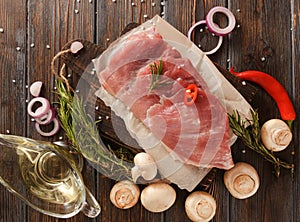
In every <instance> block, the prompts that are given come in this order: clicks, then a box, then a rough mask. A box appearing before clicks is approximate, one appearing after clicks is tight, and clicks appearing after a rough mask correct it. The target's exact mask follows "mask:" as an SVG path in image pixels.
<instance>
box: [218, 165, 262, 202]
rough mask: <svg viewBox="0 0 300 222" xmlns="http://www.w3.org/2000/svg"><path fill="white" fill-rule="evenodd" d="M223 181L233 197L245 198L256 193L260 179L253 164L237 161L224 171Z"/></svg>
mask: <svg viewBox="0 0 300 222" xmlns="http://www.w3.org/2000/svg"><path fill="white" fill-rule="evenodd" d="M224 183H225V186H226V188H227V189H228V191H229V192H230V193H231V195H232V196H233V197H235V198H237V199H246V198H248V197H250V196H252V195H254V194H255V193H256V191H257V190H258V188H259V183H260V180H259V176H258V173H257V171H256V170H255V168H254V167H253V166H251V165H250V164H248V163H244V162H239V163H236V164H235V166H234V167H233V168H231V169H230V170H228V171H226V172H225V174H224Z"/></svg>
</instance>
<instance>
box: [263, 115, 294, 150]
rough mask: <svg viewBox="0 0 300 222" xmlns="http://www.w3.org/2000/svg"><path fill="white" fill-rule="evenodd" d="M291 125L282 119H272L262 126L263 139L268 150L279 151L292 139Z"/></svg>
mask: <svg viewBox="0 0 300 222" xmlns="http://www.w3.org/2000/svg"><path fill="white" fill-rule="evenodd" d="M292 137H293V136H292V132H291V130H290V128H289V126H288V125H287V124H286V123H285V122H284V121H283V120H281V119H271V120H268V121H267V122H265V123H264V124H263V126H262V127H261V140H262V142H263V144H264V145H265V147H266V148H267V149H268V150H271V151H273V152H279V151H282V150H284V149H285V148H286V147H287V146H288V145H289V144H290V142H291V141H292Z"/></svg>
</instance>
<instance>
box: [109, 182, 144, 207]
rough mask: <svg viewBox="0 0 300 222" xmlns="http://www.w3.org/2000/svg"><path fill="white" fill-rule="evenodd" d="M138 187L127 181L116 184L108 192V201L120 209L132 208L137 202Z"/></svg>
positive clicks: (138, 195)
mask: <svg viewBox="0 0 300 222" xmlns="http://www.w3.org/2000/svg"><path fill="white" fill-rule="evenodd" d="M139 197H140V189H139V187H138V186H137V185H136V184H134V183H133V182H131V181H129V180H123V181H120V182H118V183H116V184H115V185H114V186H113V188H112V189H111V191H110V201H111V202H112V203H113V204H114V205H115V206H116V207H118V208H120V209H128V208H131V207H133V206H134V205H135V204H136V203H137V202H138V200H139Z"/></svg>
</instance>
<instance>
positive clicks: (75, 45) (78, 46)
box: [70, 41, 84, 54]
mask: <svg viewBox="0 0 300 222" xmlns="http://www.w3.org/2000/svg"><path fill="white" fill-rule="evenodd" d="M83 47H84V46H83V44H82V43H81V42H79V41H74V42H72V44H71V46H70V51H71V53H73V54H77V53H78V52H79V51H80V50H82V49H83Z"/></svg>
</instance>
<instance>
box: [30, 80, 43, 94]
mask: <svg viewBox="0 0 300 222" xmlns="http://www.w3.org/2000/svg"><path fill="white" fill-rule="evenodd" d="M42 86H43V82H42V81H36V82H34V83H32V84H31V85H30V88H29V92H30V94H31V95H32V96H34V97H39V95H40V93H41V90H42Z"/></svg>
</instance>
